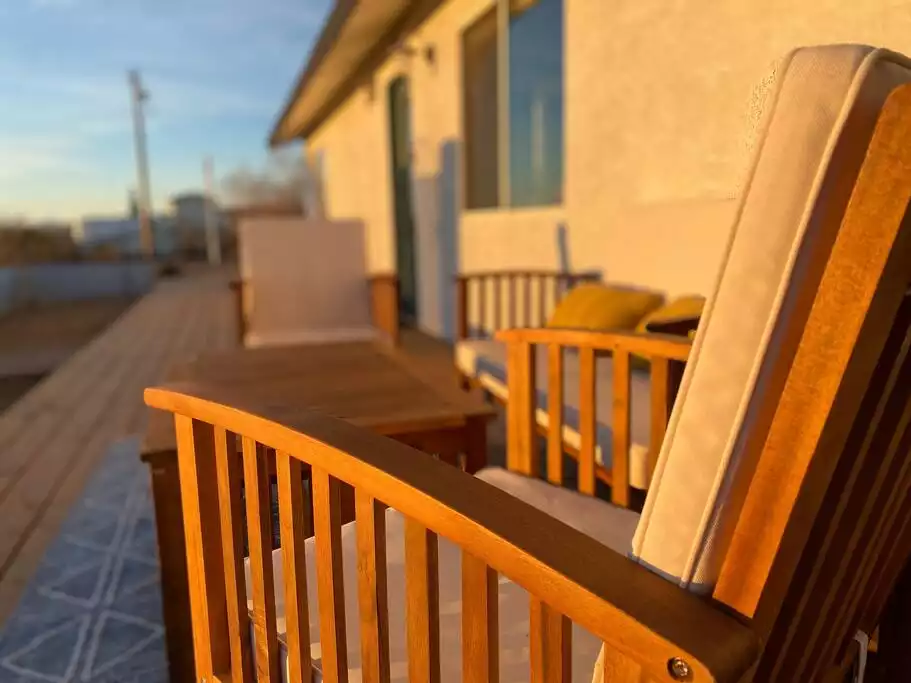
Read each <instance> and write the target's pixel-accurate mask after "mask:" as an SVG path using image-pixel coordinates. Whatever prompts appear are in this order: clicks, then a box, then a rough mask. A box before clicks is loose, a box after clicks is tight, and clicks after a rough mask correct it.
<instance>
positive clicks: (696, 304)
mask: <svg viewBox="0 0 911 683" xmlns="http://www.w3.org/2000/svg"><path fill="white" fill-rule="evenodd" d="M704 307H705V297H704V296H698V295H696V294H691V295H687V296H681V297H678V298H676V299H674V300H673V301H671V302H670V303H669V304H667V305H665V306H661V307H660V308H657V309H655V310H654V311H652V312H651V313H649V314H648V315H646V316H645V317H644V318H642V320H640V321H639V324H638V325H636V332H648V326H649V324H651V323H666V322H673V321H675V320H692V319H698V318H699V316H701V315H702V309H703V308H704Z"/></svg>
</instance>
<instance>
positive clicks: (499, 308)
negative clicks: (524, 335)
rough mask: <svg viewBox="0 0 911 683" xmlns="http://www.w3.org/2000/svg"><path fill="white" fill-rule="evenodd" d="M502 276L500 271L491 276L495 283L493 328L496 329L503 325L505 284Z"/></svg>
mask: <svg viewBox="0 0 911 683" xmlns="http://www.w3.org/2000/svg"><path fill="white" fill-rule="evenodd" d="M501 277H502V276H501V274H500V273H496V274H495V275H492V276H491V280H492V284H493V329H495V330H497V329H500V328H501V327H502V326H503V284H502V282H501Z"/></svg>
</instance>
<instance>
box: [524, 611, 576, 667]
mask: <svg viewBox="0 0 911 683" xmlns="http://www.w3.org/2000/svg"><path fill="white" fill-rule="evenodd" d="M529 609H530V615H529V633H528V639H529V660H530V666H531V677H530V678H529V680H531V681H533V682H534V683H570V681H571V680H572V633H573V631H572V622H571V621H570V620H569V619H567V618H566V616H564V615H563V614H560V612H558V611H557V610H555V609H554V608H553V607H550V606H549V605H548V604H547V603H544V602H542V601H541V600H538V599H537V598H535V597H532V598H531V599H530V604H529Z"/></svg>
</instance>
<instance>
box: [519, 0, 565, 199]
mask: <svg viewBox="0 0 911 683" xmlns="http://www.w3.org/2000/svg"><path fill="white" fill-rule="evenodd" d="M509 156H510V159H509V179H510V200H511V201H510V204H511V205H512V206H541V205H547V204H559V203H560V202H561V201H562V199H563V0H512V4H511V10H510V22H509Z"/></svg>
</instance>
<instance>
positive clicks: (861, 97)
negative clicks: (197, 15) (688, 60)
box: [633, 46, 911, 591]
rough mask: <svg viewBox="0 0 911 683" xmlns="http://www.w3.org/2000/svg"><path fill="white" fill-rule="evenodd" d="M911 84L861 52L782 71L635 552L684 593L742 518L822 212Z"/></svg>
mask: <svg viewBox="0 0 911 683" xmlns="http://www.w3.org/2000/svg"><path fill="white" fill-rule="evenodd" d="M909 80H911V72H909V70H908V62H907V61H906V60H905V59H904V58H902V57H899V56H897V55H894V54H892V53H889V52H886V51H879V50H873V49H872V48H869V47H863V46H830V47H819V48H808V49H801V50H797V51H796V52H794V53H792V54H791V55H790V56H789V57H788V58H787V59H786V61H785V63H784V65H783V66H782V68H781V71H780V76H779V81H778V86H777V93H776V95H775V96H774V97H773V99H772V100H771V104H770V107H771V108H770V110H769V111H768V112H767V114H766V121H765V130H764V135H763V138H762V140H761V143H760V144H759V146H758V149H757V156H756V158H755V159H754V163H753V167H752V171H751V175H750V178H749V182H748V185H747V189H746V192H745V195H744V197H743V199H742V200H741V205H740V209H739V212H738V217H737V219H736V225H735V227H734V230H733V233H732V237H731V241H730V244H729V247H728V252H727V255H726V258H725V260H724V262H723V265H722V268H721V271H720V274H719V278H718V282H717V285H716V289H715V292H714V295H713V296H710V297H709V303H708V305H707V306H706V309H705V313H704V315H703V318H702V325H701V327H700V330H699V332H698V334H697V335H696V340H695V343H694V347H693V352H692V355H691V358H690V362H689V364H688V367H687V371H686V373H685V375H684V378H683V384H682V387H681V391H680V395H679V397H678V400H677V404H676V406H675V410H674V413H673V415H672V418H671V422H670V425H669V430H668V434H667V437H666V439H665V441H664V444H663V447H662V451H661V454H660V458H659V462H658V467H657V470H656V472H655V478H654V480H653V483H652V488H651V490H650V491H649V495H648V498H647V502H646V506H645V510H644V512H643V515H642V519H641V521H640V524H639V528H638V530H637V532H636V538H635V541H634V544H633V552H634V555H635V556H637V557H638V559H639V560H640V561H641V562H642V563H644V564H646V565H648V566H650V567H652V568H654V569H656V570H657V571H659V572H660V573H662V574H664V575H665V576H667V577H669V578H671V579H673V580H675V581H677V582H679V583H680V584H681V585H684V586H689V587H691V588H692V589H694V590H698V591H708V590H710V589H711V588H712V587H713V586H714V584H715V582H716V580H717V577H718V573H719V570H720V566H721V562H722V561H723V558H724V553H725V551H726V548H727V546H728V543H729V540H730V534H731V532H732V526H733V523H734V522H735V521H736V519H737V517H738V515H739V512H740V509H741V505H742V500H741V499H739V498H738V497H736V496H734V495H733V494H732V493H731V491H730V490H729V488H730V483H731V480H732V476H733V474H734V473H735V472H736V470H737V467H738V466H739V465H740V464H741V456H742V438H743V436H744V434H745V433H746V430H747V428H748V427H749V425H750V424H751V421H753V420H755V417H756V410H757V407H758V405H759V404H760V402H761V400H762V398H763V392H764V391H768V386H767V384H766V383H765V382H764V381H763V380H764V379H765V378H767V377H769V376H771V375H772V374H773V373H775V372H777V371H779V370H781V369H782V367H781V366H782V363H783V362H785V361H783V360H782V359H780V358H779V357H778V356H777V355H776V349H777V348H778V347H779V345H777V344H776V336H777V335H779V334H781V332H782V330H783V329H785V327H786V326H797V328H798V329H799V327H800V326H802V325H803V321H802V320H801V319H797V318H795V315H796V314H795V312H794V307H793V303H794V301H795V299H796V298H797V297H798V296H801V295H803V294H804V292H803V291H802V290H803V289H805V287H806V285H805V283H804V278H805V276H806V275H807V270H808V269H807V264H808V262H809V260H810V259H818V258H825V257H826V255H827V254H828V246H827V244H828V242H825V241H821V240H822V238H821V237H820V235H819V234H818V230H816V229H815V228H816V227H817V225H818V222H817V217H818V212H819V207H818V206H817V199H818V197H820V196H826V193H827V192H828V193H829V194H831V193H832V192H833V189H832V187H833V185H832V184H833V182H834V179H835V178H837V177H845V176H844V174H848V176H847V179H848V181H849V182H848V186H851V185H853V177H854V176H856V173H857V164H859V161H860V159H862V156H861V155H860V154H862V151H863V150H864V149H865V148H866V146H867V142H868V141H869V138H870V135H871V132H872V128H873V125H874V124H875V121H876V117H877V115H878V112H879V110H880V109H881V108H882V104H883V102H884V101H885V98H886V96H887V95H888V93H889V92H890V91H891V90H892V89H893V88H895V87H896V86H897V85H898V84H900V83H905V82H908V81H909ZM849 113H850V114H851V116H850V118H849V117H848V114H849ZM839 136H843V139H844V140H849V141H851V149H854V150H860V154H856V155H854V156H853V157H849V158H854V159H855V162H854V163H848V162H845V163H841V164H830V160H831V156H832V150H833V147H834V145H835V143H836V142H837V141H838V140H839ZM828 240H829V241H831V236H829V237H828Z"/></svg>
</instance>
